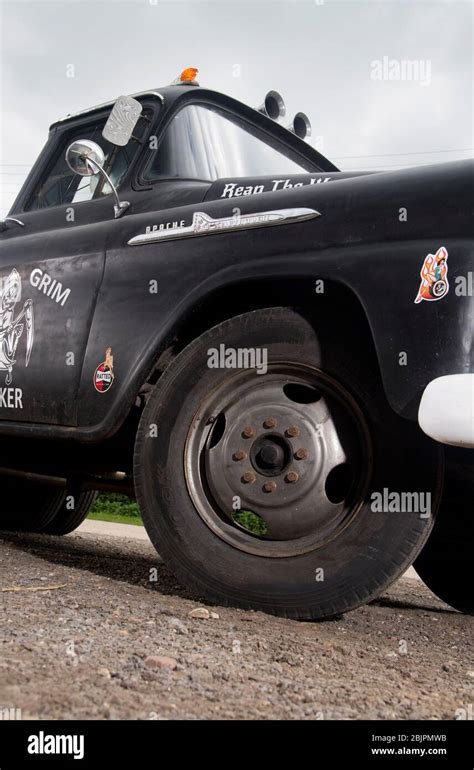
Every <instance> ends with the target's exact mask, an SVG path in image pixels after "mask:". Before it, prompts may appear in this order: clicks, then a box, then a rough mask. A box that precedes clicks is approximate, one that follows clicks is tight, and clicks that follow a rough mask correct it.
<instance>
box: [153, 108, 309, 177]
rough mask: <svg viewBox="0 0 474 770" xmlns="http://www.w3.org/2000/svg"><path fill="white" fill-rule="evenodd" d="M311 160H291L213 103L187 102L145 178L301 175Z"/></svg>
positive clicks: (170, 127)
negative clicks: (304, 162) (304, 163)
mask: <svg viewBox="0 0 474 770" xmlns="http://www.w3.org/2000/svg"><path fill="white" fill-rule="evenodd" d="M308 170H312V171H314V170H315V169H314V167H313V166H312V164H311V163H309V162H308V163H307V165H301V164H299V163H296V162H295V161H293V160H291V158H289V157H287V155H285V154H283V152H280V151H278V150H276V149H274V148H273V147H271V146H270V145H269V144H267V143H266V142H264V141H263V140H262V139H259V138H258V137H256V136H254V134H252V133H250V131H247V130H246V129H245V128H243V127H242V126H241V125H239V124H237V123H234V121H232V120H230V119H229V118H227V117H225V116H224V115H223V114H222V113H221V112H219V111H218V110H217V109H215V108H212V107H207V106H206V107H203V106H200V105H195V104H193V105H189V106H187V107H184V108H183V109H182V110H180V112H178V114H177V115H176V116H175V117H174V118H173V119H172V121H171V123H170V124H169V126H168V128H167V130H166V133H165V135H164V137H163V139H162V141H161V142H160V144H159V146H158V148H157V149H156V150H155V152H154V155H153V158H152V161H151V163H150V164H149V166H148V168H147V170H146V172H145V179H146V180H153V179H159V178H167V179H169V178H176V177H181V178H185V179H202V180H206V181H210V182H214V181H215V180H216V179H219V178H222V177H229V176H237V177H244V176H265V175H268V174H284V173H286V174H297V173H299V174H301V173H302V172H305V171H308Z"/></svg>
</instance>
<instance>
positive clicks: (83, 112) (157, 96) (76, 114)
mask: <svg viewBox="0 0 474 770" xmlns="http://www.w3.org/2000/svg"><path fill="white" fill-rule="evenodd" d="M130 96H133V98H134V99H136V98H137V97H139V96H153V97H155V99H159V100H160V101H161V103H162V104H164V101H165V97H164V96H163V94H160V93H159V92H158V91H138V93H136V94H130ZM115 101H116V100H115V99H114V101H112V102H103V103H102V104H96V105H95V107H88V108H87V109H86V110H80V111H79V112H74V113H71V114H69V115H66V117H65V118H59V119H58V120H56V121H55V122H54V123H51V126H50V128H52V127H53V126H56V125H57V124H58V123H64V121H65V120H74V118H80V117H81V116H82V115H87V114H88V113H89V112H95V111H96V110H102V109H105V107H113V106H114V104H115Z"/></svg>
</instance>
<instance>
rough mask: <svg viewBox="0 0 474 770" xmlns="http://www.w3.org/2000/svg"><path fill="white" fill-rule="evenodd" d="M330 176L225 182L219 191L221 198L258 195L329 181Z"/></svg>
mask: <svg viewBox="0 0 474 770" xmlns="http://www.w3.org/2000/svg"><path fill="white" fill-rule="evenodd" d="M330 181H331V177H330V176H326V177H310V179H309V181H302V182H292V181H291V179H272V180H271V182H268V183H266V184H256V185H242V183H240V184H238V183H237V182H226V184H225V185H224V189H223V191H222V193H221V196H220V197H221V198H239V197H240V196H241V195H258V194H260V193H263V192H276V191H277V190H292V189H293V188H295V187H305V186H306V185H311V184H322V183H323V182H330Z"/></svg>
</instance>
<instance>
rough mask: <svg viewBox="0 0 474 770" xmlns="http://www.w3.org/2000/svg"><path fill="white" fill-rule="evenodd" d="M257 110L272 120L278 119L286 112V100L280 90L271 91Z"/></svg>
mask: <svg viewBox="0 0 474 770" xmlns="http://www.w3.org/2000/svg"><path fill="white" fill-rule="evenodd" d="M257 110H258V112H261V113H262V115H266V116H267V117H268V118H271V119H272V120H278V118H282V117H283V116H284V115H285V114H286V107H285V102H284V101H283V97H282V96H280V94H279V93H278V91H269V92H268V94H267V95H266V97H265V101H264V102H263V104H262V105H261V106H260V107H258V108H257Z"/></svg>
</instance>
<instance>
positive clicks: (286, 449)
mask: <svg viewBox="0 0 474 770" xmlns="http://www.w3.org/2000/svg"><path fill="white" fill-rule="evenodd" d="M290 461H291V446H290V445H289V443H288V441H286V440H285V439H284V438H283V436H279V435H277V434H270V433H266V434H264V435H263V436H260V438H258V439H256V441H254V442H253V444H252V447H251V449H250V462H251V463H252V465H253V467H254V469H255V470H256V471H257V472H258V473H261V474H262V475H264V476H278V475H280V474H281V473H282V472H283V470H284V469H285V468H286V467H287V466H288V464H289V462H290Z"/></svg>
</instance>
